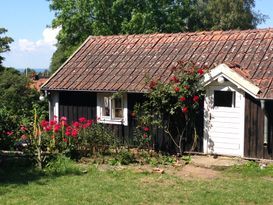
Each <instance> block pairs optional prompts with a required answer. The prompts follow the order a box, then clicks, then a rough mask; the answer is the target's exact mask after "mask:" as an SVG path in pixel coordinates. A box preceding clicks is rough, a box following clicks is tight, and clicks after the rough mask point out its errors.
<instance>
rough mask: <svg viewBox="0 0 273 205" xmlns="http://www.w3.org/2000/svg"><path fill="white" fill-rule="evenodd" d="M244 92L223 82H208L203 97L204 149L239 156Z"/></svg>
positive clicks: (214, 152) (240, 153)
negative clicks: (212, 83) (217, 83)
mask: <svg viewBox="0 0 273 205" xmlns="http://www.w3.org/2000/svg"><path fill="white" fill-rule="evenodd" d="M244 105H245V99H244V94H243V92H242V91H240V90H239V89H238V88H236V87H234V86H232V84H231V83H229V82H226V83H225V85H222V86H219V85H218V86H217V85H214V86H213V85H212V86H210V87H208V89H207V95H206V98H205V116H204V117H205V123H204V125H205V126H204V136H205V140H204V152H205V153H209V154H219V155H230V156H243V150H244V147H243V145H244Z"/></svg>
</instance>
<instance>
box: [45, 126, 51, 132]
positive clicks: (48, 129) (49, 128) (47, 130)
mask: <svg viewBox="0 0 273 205" xmlns="http://www.w3.org/2000/svg"><path fill="white" fill-rule="evenodd" d="M51 129H52V127H51V126H46V127H44V131H46V132H49V131H50V130H51Z"/></svg>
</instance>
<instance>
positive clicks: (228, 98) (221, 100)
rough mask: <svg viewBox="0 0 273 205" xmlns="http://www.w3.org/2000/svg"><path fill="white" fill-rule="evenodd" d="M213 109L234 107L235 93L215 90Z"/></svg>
mask: <svg viewBox="0 0 273 205" xmlns="http://www.w3.org/2000/svg"><path fill="white" fill-rule="evenodd" d="M214 107H235V92H233V91H218V90H215V91H214Z"/></svg>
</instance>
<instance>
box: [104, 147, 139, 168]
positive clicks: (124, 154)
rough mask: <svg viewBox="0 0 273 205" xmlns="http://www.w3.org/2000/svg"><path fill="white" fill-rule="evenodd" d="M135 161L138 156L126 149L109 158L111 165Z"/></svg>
mask: <svg viewBox="0 0 273 205" xmlns="http://www.w3.org/2000/svg"><path fill="white" fill-rule="evenodd" d="M135 162H136V158H135V156H134V154H133V153H131V152H129V151H126V150H122V151H121V152H119V153H118V154H116V156H115V157H114V158H113V159H111V160H109V163H110V164H111V165H119V164H120V165H128V164H131V163H135Z"/></svg>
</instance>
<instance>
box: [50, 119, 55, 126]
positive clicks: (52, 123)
mask: <svg viewBox="0 0 273 205" xmlns="http://www.w3.org/2000/svg"><path fill="white" fill-rule="evenodd" d="M49 124H50V125H56V124H57V121H56V120H50V121H49Z"/></svg>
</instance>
